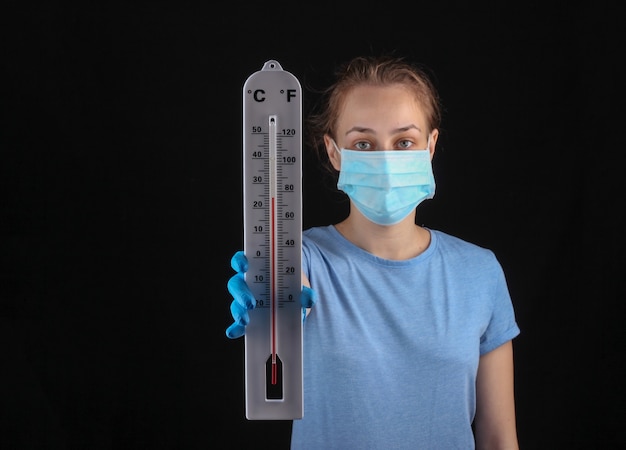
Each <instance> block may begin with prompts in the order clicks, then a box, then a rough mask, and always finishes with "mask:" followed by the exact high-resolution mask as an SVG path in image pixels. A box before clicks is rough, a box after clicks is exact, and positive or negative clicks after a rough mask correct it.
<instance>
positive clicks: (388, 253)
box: [335, 208, 430, 261]
mask: <svg viewBox="0 0 626 450" xmlns="http://www.w3.org/2000/svg"><path fill="white" fill-rule="evenodd" d="M354 209H355V208H352V212H351V213H350V215H349V216H348V217H347V218H346V219H345V220H344V221H343V222H340V223H338V224H336V225H335V228H336V229H337V231H339V233H341V234H342V235H343V236H344V237H345V238H346V239H348V240H349V241H350V242H352V243H353V244H354V245H356V246H357V247H359V248H362V249H363V250H365V251H367V252H369V253H371V254H373V255H375V256H378V257H379V258H383V259H389V260H396V261H400V260H405V259H410V258H414V257H416V256H417V255H419V254H420V253H422V252H423V251H424V250H426V248H428V245H429V244H430V233H429V232H428V230H426V229H424V228H422V227H420V226H418V225H415V213H412V214H409V216H407V217H406V218H405V219H404V220H402V221H401V222H399V223H397V224H395V225H389V226H384V225H377V224H375V223H373V222H371V221H369V220H368V219H367V218H365V217H364V216H363V215H362V214H360V213H358V211H357V212H354Z"/></svg>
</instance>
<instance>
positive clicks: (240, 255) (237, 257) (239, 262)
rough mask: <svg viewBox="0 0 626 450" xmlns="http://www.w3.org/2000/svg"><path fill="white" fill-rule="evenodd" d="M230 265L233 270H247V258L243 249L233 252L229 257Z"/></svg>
mask: <svg viewBox="0 0 626 450" xmlns="http://www.w3.org/2000/svg"><path fill="white" fill-rule="evenodd" d="M230 267H232V268H233V270H234V271H235V272H247V271H248V258H246V254H245V253H244V252H243V250H239V251H238V252H235V254H234V255H233V257H232V258H231V259H230Z"/></svg>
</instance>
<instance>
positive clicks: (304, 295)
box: [300, 286, 318, 308]
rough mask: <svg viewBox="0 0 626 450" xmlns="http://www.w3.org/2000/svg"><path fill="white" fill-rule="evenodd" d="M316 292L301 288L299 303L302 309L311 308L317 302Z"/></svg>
mask: <svg viewBox="0 0 626 450" xmlns="http://www.w3.org/2000/svg"><path fill="white" fill-rule="evenodd" d="M317 297H318V295H317V291H315V290H313V289H311V288H310V287H308V286H302V292H301V293H300V303H301V304H302V307H303V308H313V306H314V305H315V303H316V302H317Z"/></svg>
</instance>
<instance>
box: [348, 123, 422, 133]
mask: <svg viewBox="0 0 626 450" xmlns="http://www.w3.org/2000/svg"><path fill="white" fill-rule="evenodd" d="M410 129H415V130H418V131H419V132H420V133H421V131H422V129H421V128H420V127H418V126H417V125H414V124H410V125H407V126H404V127H400V128H396V129H394V130H391V132H392V134H397V133H403V132H405V131H408V130H410ZM353 131H356V132H358V133H372V134H376V132H375V131H374V130H373V129H372V128H366V127H352V128H350V129H349V130H348V131H346V135H348V134H350V133H352V132H353Z"/></svg>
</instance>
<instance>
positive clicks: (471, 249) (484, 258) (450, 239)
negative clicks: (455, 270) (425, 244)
mask: <svg viewBox="0 0 626 450" xmlns="http://www.w3.org/2000/svg"><path fill="white" fill-rule="evenodd" d="M429 231H430V232H431V235H432V242H433V243H434V244H435V246H436V250H437V251H438V252H439V253H440V254H441V255H442V256H443V257H444V258H445V259H447V260H450V259H454V260H457V261H458V262H459V263H460V264H465V263H472V265H476V264H480V263H483V264H488V265H493V264H495V265H499V263H498V262H497V259H496V256H495V254H494V252H493V251H492V250H491V249H488V248H485V247H481V246H479V245H477V244H474V243H472V242H469V241H466V240H464V239H461V238H459V237H457V236H453V235H451V234H448V233H445V232H443V231H439V230H432V229H429Z"/></svg>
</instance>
